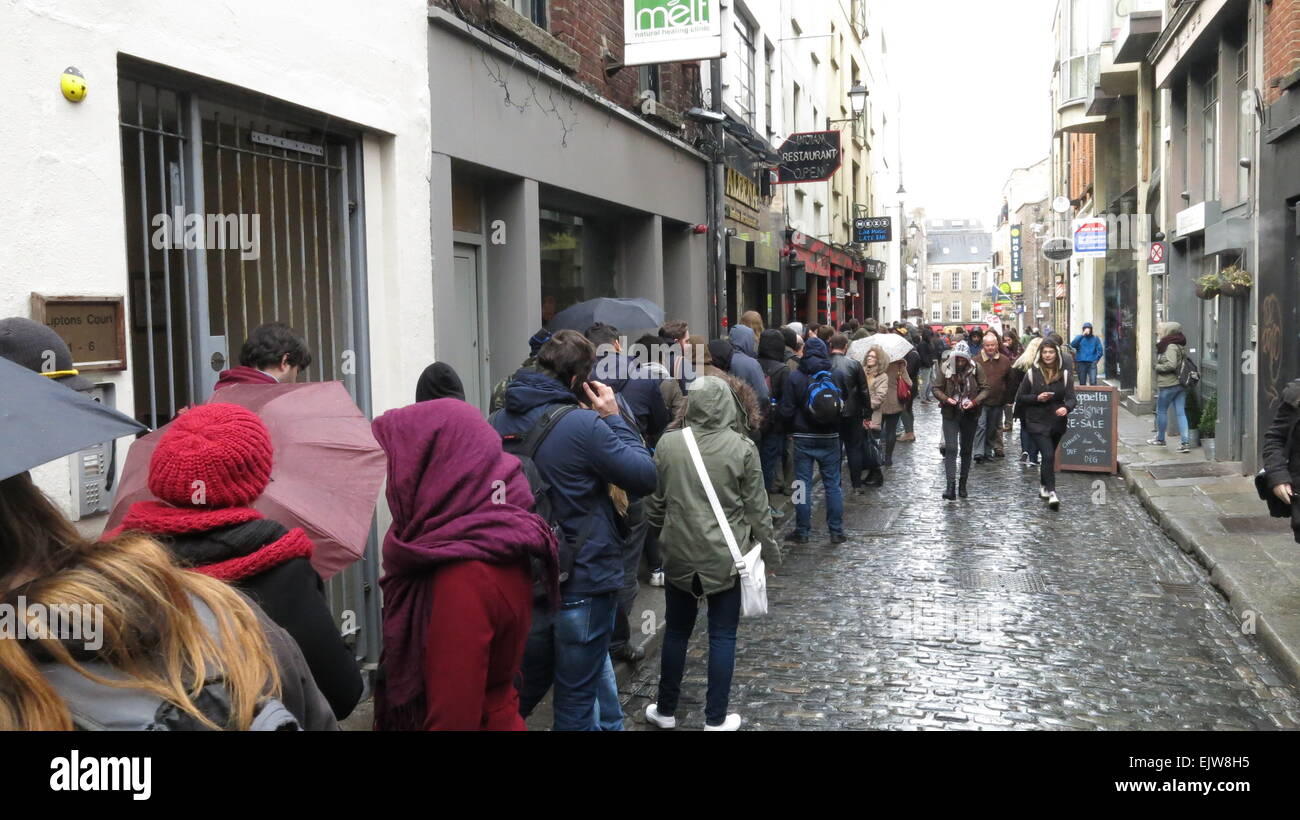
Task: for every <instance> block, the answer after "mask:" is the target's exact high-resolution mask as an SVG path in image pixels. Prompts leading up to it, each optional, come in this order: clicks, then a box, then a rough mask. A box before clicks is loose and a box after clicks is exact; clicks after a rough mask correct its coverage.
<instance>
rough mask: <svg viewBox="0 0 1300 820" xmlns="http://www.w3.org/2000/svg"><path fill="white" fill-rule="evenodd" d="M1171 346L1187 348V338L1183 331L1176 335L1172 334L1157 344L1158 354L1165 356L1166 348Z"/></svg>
mask: <svg viewBox="0 0 1300 820" xmlns="http://www.w3.org/2000/svg"><path fill="white" fill-rule="evenodd" d="M1171 344H1173V345H1178V346H1179V347H1187V337H1186V336H1184V335H1183V333H1182V331H1181V330H1180V331H1178V332H1176V333H1170V334H1169V335H1168V336H1166V337H1164V338H1163V339H1161V340H1160V341H1158V342H1156V353H1159V354H1161V355H1164V352H1165V348H1167V347H1169V345H1171Z"/></svg>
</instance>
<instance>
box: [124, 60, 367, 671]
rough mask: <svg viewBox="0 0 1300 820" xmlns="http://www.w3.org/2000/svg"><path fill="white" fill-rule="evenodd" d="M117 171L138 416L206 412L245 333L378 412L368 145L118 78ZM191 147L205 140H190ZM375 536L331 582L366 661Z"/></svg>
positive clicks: (342, 619) (157, 421) (156, 421)
mask: <svg viewBox="0 0 1300 820" xmlns="http://www.w3.org/2000/svg"><path fill="white" fill-rule="evenodd" d="M122 76H123V79H122V80H120V82H119V89H118V93H119V103H120V124H121V129H122V172H123V187H124V191H125V193H124V207H125V222H126V234H127V264H128V270H129V272H130V290H131V292H130V297H129V299H128V302H129V314H130V325H131V339H132V353H131V370H132V373H133V378H134V385H135V396H136V399H135V406H136V416H137V418H139V419H140V421H142V422H143V423H145V424H147V425H149V426H150V427H155V428H156V427H159V426H162V425H163V424H166V423H167V422H168V421H170V420H171V419H172V418H174V417H175V415H176V413H177V412H178V410H179V409H181V408H183V407H185V406H186V405H189V404H193V403H198V402H203V401H206V400H207V398H208V397H209V396H210V395H211V392H212V387H213V385H214V384H215V381H216V376H217V373H218V372H219V371H221V370H223V369H225V368H227V367H229V366H231V365H232V364H237V363H238V362H237V359H238V355H239V348H240V347H241V346H242V344H243V341H244V339H245V338H246V337H247V335H248V333H249V332H250V331H251V330H253V329H254V328H256V327H257V326H259V325H261V324H264V323H266V322H272V321H281V322H285V323H286V324H288V325H290V326H291V327H293V328H294V329H295V330H297V331H298V332H299V333H301V334H302V335H303V336H304V337H305V338H306V340H307V343H308V346H309V347H310V348H311V350H312V354H313V361H312V364H311V367H310V368H308V370H307V371H305V373H304V375H303V378H305V379H309V380H313V381H329V380H338V381H342V382H343V384H344V386H345V387H346V388H347V389H348V392H349V393H350V394H351V395H352V397H353V399H354V400H356V402H357V404H358V406H359V407H360V408H361V409H362V410H363V411H364V412H366V413H367V414H369V413H370V412H371V405H370V396H369V385H368V383H367V382H366V381H365V380H364V379H362V380H358V378H357V373H358V372H368V365H369V361H368V358H369V351H368V345H367V343H366V339H367V337H368V326H367V322H366V309H365V308H366V295H365V293H366V291H365V267H364V235H363V233H362V225H363V218H364V213H363V208H362V206H361V203H360V197H359V196H357V195H355V194H354V193H353V192H354V191H360V190H361V173H360V167H359V141H358V140H357V138H356V137H355V135H351V136H348V135H340V134H335V133H331V132H329V131H327V130H325V129H323V128H321V127H319V126H315V127H313V126H309V125H295V124H293V123H290V122H288V121H286V120H285V119H277V118H274V117H268V116H266V115H263V114H258V115H254V114H250V113H247V112H245V111H244V110H243V109H242V108H241V107H240V106H239V105H238V104H234V105H228V104H226V103H225V102H224V101H223V102H222V103H216V102H211V101H208V100H206V99H203V98H200V96H199V95H198V94H197V93H195V92H194V91H193V90H189V89H184V88H168V87H163V86H161V85H158V84H156V83H152V82H150V81H147V80H141V79H136V78H133V77H132V76H131V73H130V72H129V71H123V72H122ZM196 137H197V138H196ZM376 543H377V539H376V537H375V533H374V531H373V528H372V533H371V538H370V543H369V544H368V545H367V549H366V555H365V557H364V558H363V560H362V561H359V562H358V563H356V564H354V565H353V566H351V567H349V568H348V569H347V570H346V571H344V572H342V573H339V574H338V575H336V576H335V577H334V578H331V579H330V580H329V581H328V582H327V584H326V590H327V594H328V596H329V600H330V605H331V607H332V609H333V610H334V614H335V617H336V619H337V622H338V623H340V624H341V625H342V628H343V629H344V632H345V634H347V635H349V636H350V638H351V639H352V640H355V648H356V654H357V657H358V659H360V660H362V661H364V662H366V663H367V664H368V665H371V666H373V665H374V664H375V663H376V662H377V661H378V656H379V635H380V630H379V593H378V585H377V583H376V579H377V576H378V551H377V547H376Z"/></svg>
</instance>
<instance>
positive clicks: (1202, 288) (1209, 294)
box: [1196, 283, 1222, 299]
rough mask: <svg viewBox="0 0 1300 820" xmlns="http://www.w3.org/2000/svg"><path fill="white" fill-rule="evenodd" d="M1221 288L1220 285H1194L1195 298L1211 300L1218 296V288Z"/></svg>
mask: <svg viewBox="0 0 1300 820" xmlns="http://www.w3.org/2000/svg"><path fill="white" fill-rule="evenodd" d="M1221 287H1222V285H1202V284H1199V283H1198V284H1197V285H1196V298H1197V299H1213V298H1214V297H1216V296H1218V295H1219V288H1221Z"/></svg>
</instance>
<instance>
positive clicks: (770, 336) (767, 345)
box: [758, 330, 785, 362]
mask: <svg viewBox="0 0 1300 820" xmlns="http://www.w3.org/2000/svg"><path fill="white" fill-rule="evenodd" d="M758 358H760V359H769V360H771V361H774V362H784V361H785V334H783V333H782V332H781V331H779V330H764V331H763V335H762V336H760V337H759V339H758Z"/></svg>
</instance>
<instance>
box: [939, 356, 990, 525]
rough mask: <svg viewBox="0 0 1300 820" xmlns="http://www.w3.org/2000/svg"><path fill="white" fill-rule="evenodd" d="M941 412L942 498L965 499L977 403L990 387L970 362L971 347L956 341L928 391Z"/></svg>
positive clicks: (977, 417) (977, 422) (949, 499)
mask: <svg viewBox="0 0 1300 820" xmlns="http://www.w3.org/2000/svg"><path fill="white" fill-rule="evenodd" d="M931 392H932V393H934V397H935V398H936V399H938V400H939V406H940V408H941V411H942V413H943V440H944V442H945V447H944V450H943V470H944V477H945V478H946V479H947V481H948V486H947V489H945V490H944V493H943V497H944V498H945V499H947V500H948V501H956V500H957V496H959V495H960V496H961V497H962V498H965V497H966V479H967V477H968V476H969V475H970V462H971V449H972V447H973V445H974V443H975V431H976V429H977V428H978V427H979V419H980V403H981V402H982V401H984V399H986V398H988V394H989V385H988V382H987V381H986V380H985V379H984V371H983V370H981V369H980V367H979V365H978V364H977V363H976V362H974V361H972V360H971V352H970V345H968V344H967V343H966V342H958V343H957V344H956V345H954V346H953V349H952V355H951V356H949V357H948V358H947V359H946V360H945V361H944V362H943V364H942V365H941V366H940V367H939V375H938V377H937V378H936V379H935V382H934V387H933V388H932V389H931ZM959 453H960V455H961V478H960V484H958V477H957V456H958V454H959Z"/></svg>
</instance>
